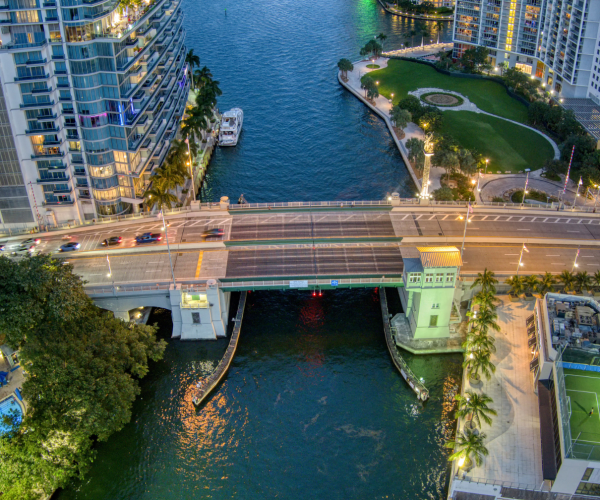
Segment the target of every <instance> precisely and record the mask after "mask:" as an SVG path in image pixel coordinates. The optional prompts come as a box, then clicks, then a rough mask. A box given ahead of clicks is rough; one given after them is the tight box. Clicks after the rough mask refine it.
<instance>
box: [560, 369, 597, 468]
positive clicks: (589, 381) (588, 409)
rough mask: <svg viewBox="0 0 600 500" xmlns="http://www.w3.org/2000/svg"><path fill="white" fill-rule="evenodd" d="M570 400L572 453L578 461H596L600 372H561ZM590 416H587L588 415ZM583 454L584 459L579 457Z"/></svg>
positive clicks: (566, 370)
mask: <svg viewBox="0 0 600 500" xmlns="http://www.w3.org/2000/svg"><path fill="white" fill-rule="evenodd" d="M564 373H565V389H566V391H567V396H568V397H569V400H570V409H571V418H570V424H571V438H572V440H573V452H574V453H575V454H576V455H577V456H578V457H580V458H584V456H585V457H588V456H589V458H590V459H594V460H598V459H600V404H599V402H600V373H598V372H592V371H583V370H573V369H565V370H564ZM590 413H591V414H590ZM582 455H584V456H582Z"/></svg>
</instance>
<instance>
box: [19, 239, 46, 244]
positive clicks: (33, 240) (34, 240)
mask: <svg viewBox="0 0 600 500" xmlns="http://www.w3.org/2000/svg"><path fill="white" fill-rule="evenodd" d="M41 241H42V240H40V239H39V238H29V239H28V240H25V241H22V242H21V245H39V244H40V243H41Z"/></svg>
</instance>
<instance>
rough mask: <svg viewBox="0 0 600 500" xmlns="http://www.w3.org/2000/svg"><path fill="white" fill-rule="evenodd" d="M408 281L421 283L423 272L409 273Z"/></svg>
mask: <svg viewBox="0 0 600 500" xmlns="http://www.w3.org/2000/svg"><path fill="white" fill-rule="evenodd" d="M408 282H409V283H421V273H409V274H408Z"/></svg>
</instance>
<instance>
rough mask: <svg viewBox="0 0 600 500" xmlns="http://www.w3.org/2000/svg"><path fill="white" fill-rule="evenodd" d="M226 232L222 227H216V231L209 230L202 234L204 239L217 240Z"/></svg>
mask: <svg viewBox="0 0 600 500" xmlns="http://www.w3.org/2000/svg"><path fill="white" fill-rule="evenodd" d="M223 234H225V231H223V229H222V228H220V227H215V228H214V229H208V230H207V231H204V232H203V233H202V237H203V238H217V237H219V236H223Z"/></svg>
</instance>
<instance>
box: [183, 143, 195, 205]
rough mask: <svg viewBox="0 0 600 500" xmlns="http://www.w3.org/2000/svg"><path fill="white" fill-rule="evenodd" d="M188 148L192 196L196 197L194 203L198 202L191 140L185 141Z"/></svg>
mask: <svg viewBox="0 0 600 500" xmlns="http://www.w3.org/2000/svg"><path fill="white" fill-rule="evenodd" d="M185 143H186V144H187V147H188V160H189V161H188V165H189V167H190V179H192V194H193V195H194V201H195V200H196V188H195V186H194V171H193V170H192V163H193V162H192V151H191V150H190V138H189V137H188V138H187V139H186V140H185Z"/></svg>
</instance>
